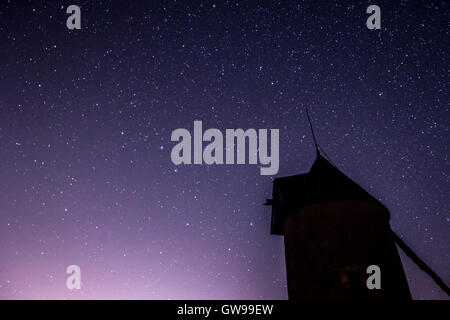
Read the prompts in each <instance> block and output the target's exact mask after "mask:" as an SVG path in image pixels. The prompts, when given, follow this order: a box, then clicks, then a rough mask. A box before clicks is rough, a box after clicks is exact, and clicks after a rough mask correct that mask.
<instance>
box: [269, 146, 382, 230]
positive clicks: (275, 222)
mask: <svg viewBox="0 0 450 320" xmlns="http://www.w3.org/2000/svg"><path fill="white" fill-rule="evenodd" d="M272 197H273V198H272V199H271V200H268V201H267V203H266V204H267V205H271V206H272V222H271V234H275V235H282V234H283V224H284V221H285V219H286V218H287V216H288V215H289V214H291V213H293V212H297V211H298V210H300V209H301V208H303V207H305V206H308V205H312V204H320V203H326V202H336V201H346V200H347V201H348V200H357V201H364V202H369V203H374V204H377V205H380V206H382V207H383V208H384V209H386V207H385V206H384V205H383V204H382V203H381V202H379V201H378V200H377V199H375V198H374V197H373V196H372V195H370V194H369V193H368V192H367V191H366V190H364V189H363V188H362V187H361V186H360V185H358V184H357V183H356V182H354V181H353V180H352V179H350V178H349V177H347V176H346V175H345V174H344V173H343V172H342V171H340V170H339V169H338V168H336V167H335V166H334V165H333V164H332V163H331V162H330V161H328V160H327V159H325V158H324V157H323V156H322V155H321V154H320V153H317V158H316V160H315V161H314V163H313V165H312V167H311V169H310V171H309V172H308V173H305V174H298V175H293V176H288V177H281V178H276V179H275V180H274V182H273V194H272ZM386 212H387V214H388V215H389V213H388V212H389V211H388V210H387V209H386ZM388 218H389V217H388Z"/></svg>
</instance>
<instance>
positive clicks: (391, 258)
mask: <svg viewBox="0 0 450 320" xmlns="http://www.w3.org/2000/svg"><path fill="white" fill-rule="evenodd" d="M306 112H307V116H308V121H309V123H310V125H311V130H312V135H313V139H314V144H315V147H316V153H317V155H316V159H315V161H314V163H313V165H312V167H311V169H310V171H309V172H308V173H305V174H298V175H293V176H288V177H281V178H276V179H275V180H274V182H273V192H272V199H268V200H267V202H266V205H269V206H272V218H271V234H273V235H283V236H284V244H285V259H286V274H287V286H288V296H289V299H291V300H297V299H358V300H359V299H362V300H372V299H397V300H410V299H411V294H410V291H409V287H408V283H407V280H406V276H405V272H404V270H403V266H402V263H401V260H400V256H399V254H398V251H397V247H396V245H395V244H396V243H397V244H398V245H399V247H401V248H402V249H403V250H404V251H405V253H406V254H407V255H408V256H409V257H410V258H411V259H412V260H413V261H414V262H415V263H416V264H417V265H418V266H419V267H420V268H422V269H423V270H425V271H426V272H427V273H428V274H429V275H430V276H431V277H432V278H433V279H434V280H435V281H436V283H437V284H438V285H439V286H440V287H441V288H442V289H443V290H444V291H446V292H447V294H448V293H449V291H448V287H447V286H446V285H445V283H444V282H443V281H442V280H441V279H440V278H439V277H438V276H437V275H436V274H435V273H434V272H433V271H432V270H431V269H430V268H429V267H428V266H427V265H426V264H425V263H423V261H421V260H420V259H419V258H418V257H417V256H416V255H415V254H414V253H413V251H412V250H411V249H409V248H408V247H407V246H406V244H405V243H404V242H403V241H402V240H401V239H400V238H399V237H398V236H397V235H396V234H395V233H394V232H393V231H392V230H391V227H390V224H389V220H390V213H389V210H388V209H387V208H386V207H385V206H384V205H383V204H382V203H381V202H380V201H378V200H377V199H375V198H374V197H373V196H372V195H370V194H369V193H368V192H367V191H365V190H364V189H363V188H362V187H361V186H359V185H358V184H357V183H356V182H354V181H353V180H352V179H350V178H349V177H347V176H346V175H345V174H344V173H343V172H341V171H340V170H339V169H338V168H337V167H336V166H335V165H334V164H333V163H332V162H331V161H330V160H329V159H327V157H326V155H323V154H322V152H321V151H320V149H319V146H318V144H317V142H316V138H315V135H314V130H313V127H312V124H311V119H310V117H309V113H308V109H306ZM370 266H376V267H377V268H379V271H380V274H379V276H380V282H381V284H380V285H379V287H378V288H373V287H370V286H368V284H367V280H368V278H369V276H370V274H368V268H369V267H370Z"/></svg>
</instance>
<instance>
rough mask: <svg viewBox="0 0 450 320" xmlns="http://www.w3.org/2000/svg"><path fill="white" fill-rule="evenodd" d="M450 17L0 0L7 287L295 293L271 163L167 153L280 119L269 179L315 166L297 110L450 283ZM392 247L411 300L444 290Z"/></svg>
mask: <svg viewBox="0 0 450 320" xmlns="http://www.w3.org/2000/svg"><path fill="white" fill-rule="evenodd" d="M71 4H77V5H79V6H80V7H81V12H82V20H81V24H82V29H81V30H73V31H70V30H68V29H67V28H66V19H67V17H68V15H67V14H66V8H67V6H68V5H71ZM371 4H377V5H378V6H380V7H381V17H382V29H381V30H368V29H367V27H366V19H367V17H368V15H367V14H366V8H367V7H368V6H369V5H371ZM449 17H450V14H449V7H448V3H446V2H445V1H380V0H376V1H336V2H334V1H313V0H311V1H266V2H263V1H258V2H257V1H245V2H237V1H203V2H200V1H198V2H197V1H189V2H185V1H131V0H127V1H122V0H115V1H81V0H71V1H25V0H17V1H12V0H1V1H0V159H1V160H0V298H2V299H66V298H67V299H76V298H85V299H119V298H120V299H135V298H136V299H168V298H170V299H177V298H178V299H216V298H218V299H259V298H263V299H286V298H287V289H286V273H285V262H284V246H283V238H282V237H280V236H272V235H270V208H269V207H264V206H263V205H262V204H263V203H264V202H265V199H266V198H270V197H271V192H272V181H273V178H274V177H275V176H261V175H260V172H259V167H258V166H257V165H212V166H207V165H184V166H183V165H181V166H175V165H174V164H173V163H172V161H171V158H170V152H171V149H172V147H173V146H174V145H175V143H174V142H171V141H170V136H171V133H172V131H173V130H175V129H177V128H186V129H188V130H190V131H191V132H192V131H193V122H194V120H202V121H203V127H204V130H206V129H207V128H218V129H220V130H222V132H224V131H225V129H227V128H244V129H247V128H256V129H259V128H266V129H271V128H276V129H280V170H279V172H278V174H277V175H276V176H286V175H292V174H297V173H304V172H307V171H308V170H309V168H310V166H311V164H312V162H313V160H314V157H315V151H314V144H313V141H312V137H311V133H310V130H309V126H308V123H307V120H306V113H305V106H308V107H309V109H310V112H311V117H312V120H313V123H314V126H315V128H316V134H317V139H318V142H319V144H320V145H321V146H322V148H323V149H324V150H325V151H326V153H327V155H328V156H329V157H330V158H331V159H332V160H333V162H334V163H335V164H336V165H337V166H338V167H339V168H340V169H341V170H342V171H343V172H345V173H346V174H347V175H349V176H350V177H351V178H352V179H354V180H355V181H356V182H358V183H359V184H360V185H362V186H363V187H365V188H366V189H367V190H368V191H369V192H370V193H372V194H373V195H374V196H375V197H377V198H378V199H379V200H381V201H382V202H383V203H384V204H385V205H386V206H387V207H388V208H389V210H390V212H391V216H392V217H391V225H392V228H393V230H394V231H395V232H397V233H398V234H399V235H401V236H402V238H403V240H404V241H405V242H406V243H407V244H408V245H410V247H412V248H413V249H414V250H415V251H416V253H417V254H418V255H419V256H420V257H421V258H422V259H423V260H424V261H426V262H427V263H428V264H429V265H430V266H431V267H432V268H433V269H434V270H435V271H436V272H437V273H438V274H439V275H440V276H441V277H442V278H443V279H444V280H445V281H446V282H447V283H450V268H449V266H450V229H449V227H450V166H449V146H450V135H449V126H450V125H449V124H450V113H449V97H448V86H449V77H448V74H449V58H448V53H449V50H448V49H449V33H448V30H449V21H450V19H449ZM401 257H402V261H403V264H404V268H405V271H406V273H407V278H408V281H409V285H410V288H411V291H412V294H413V297H414V298H416V299H445V298H448V297H446V295H445V294H444V293H443V292H442V291H440V289H439V288H438V287H437V286H436V285H435V284H434V283H433V282H432V280H431V279H430V278H429V277H428V276H427V275H426V274H424V273H423V272H422V271H420V270H419V269H418V268H417V267H416V266H415V265H413V264H412V263H411V262H410V260H409V259H408V258H407V257H406V256H405V255H403V254H401ZM71 264H77V265H79V266H80V267H81V270H82V290H68V289H66V277H67V275H66V273H65V271H66V268H67V266H68V265H71Z"/></svg>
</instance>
